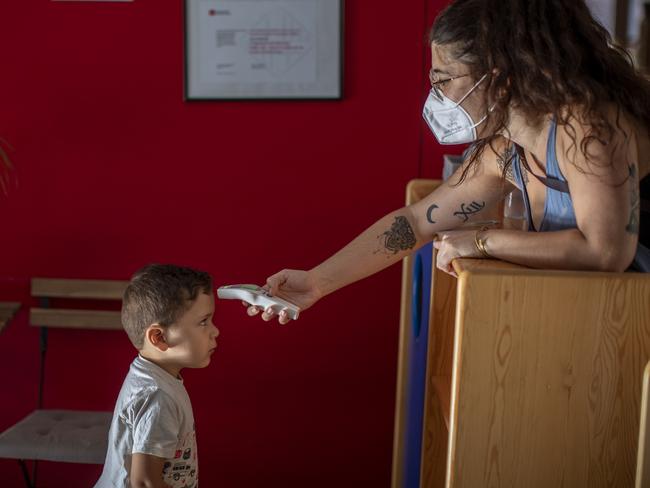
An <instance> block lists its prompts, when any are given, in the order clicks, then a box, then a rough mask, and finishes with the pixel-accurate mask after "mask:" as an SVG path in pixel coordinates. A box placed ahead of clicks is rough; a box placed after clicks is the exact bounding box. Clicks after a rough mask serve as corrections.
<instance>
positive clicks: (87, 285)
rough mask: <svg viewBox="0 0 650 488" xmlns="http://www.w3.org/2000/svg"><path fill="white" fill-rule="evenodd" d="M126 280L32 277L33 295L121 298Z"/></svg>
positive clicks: (101, 298) (98, 298) (126, 283)
mask: <svg viewBox="0 0 650 488" xmlns="http://www.w3.org/2000/svg"><path fill="white" fill-rule="evenodd" d="M128 284H129V282H128V281H118V280H69V279H52V278H33V279H32V286H31V293H32V296H33V297H47V298H83V299H97V300H121V299H122V295H123V294H124V290H125V289H126V287H127V285H128Z"/></svg>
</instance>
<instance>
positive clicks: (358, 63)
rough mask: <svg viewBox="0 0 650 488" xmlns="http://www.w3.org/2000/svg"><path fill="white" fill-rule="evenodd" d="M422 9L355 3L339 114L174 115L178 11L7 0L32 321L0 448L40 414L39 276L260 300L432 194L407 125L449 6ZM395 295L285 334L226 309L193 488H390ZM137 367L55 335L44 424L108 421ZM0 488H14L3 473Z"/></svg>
mask: <svg viewBox="0 0 650 488" xmlns="http://www.w3.org/2000/svg"><path fill="white" fill-rule="evenodd" d="M429 3H433V4H434V5H433V6H432V5H426V3H425V0H418V1H409V2H401V3H399V8H397V6H398V4H396V3H395V2H388V1H385V0H377V1H374V2H358V1H354V0H348V2H347V5H346V8H345V24H346V42H345V99H344V100H343V101H335V102H293V103H287V102H281V103H280V102H278V103H275V102H264V103H254V102H250V103H237V102H233V103H219V102H212V103H184V102H183V100H182V95H183V25H182V3H181V2H179V1H171V0H165V1H162V0H135V2H134V3H125V4H122V3H116V4H110V3H75V2H61V3H59V2H51V1H48V0H30V1H11V2H10V1H7V0H3V1H2V2H0V18H1V19H2V28H1V30H0V46H2V50H1V52H2V56H1V57H0V60H1V61H0V62H2V74H1V75H0V135H1V136H2V137H3V138H5V139H6V140H7V141H9V142H10V143H11V145H12V146H13V148H14V151H13V152H12V153H11V156H12V159H13V160H14V163H15V167H16V171H15V173H14V175H15V177H16V179H17V185H15V186H13V187H12V188H11V190H10V192H9V195H8V196H7V197H3V198H1V199H0V212H1V215H2V220H3V235H2V252H1V255H0V300H12V299H13V300H21V301H23V302H24V303H25V308H24V309H23V311H22V312H21V313H20V315H19V316H18V318H17V319H16V320H15V321H14V322H13V323H12V324H11V325H10V327H9V328H8V329H7V330H6V331H5V332H4V333H3V334H2V335H1V336H0V371H1V372H2V377H3V383H4V385H3V389H2V390H3V393H2V397H1V400H0V430H3V429H5V428H6V427H7V426H9V425H11V424H12V423H14V422H15V421H17V420H18V419H20V418H21V417H22V416H24V415H26V414H27V413H28V412H29V411H30V410H31V409H32V408H33V407H34V405H35V402H36V383H37V377H38V376H37V366H38V331H37V330H35V329H32V328H30V327H29V326H28V325H27V312H26V308H27V307H28V306H29V304H31V303H33V301H32V300H31V299H30V298H29V280H30V278H31V277H34V276H46V277H70V278H73V277H74V278H117V279H125V278H128V276H129V275H130V274H131V273H132V272H133V271H135V270H136V269H137V268H139V267H140V266H142V265H144V264H146V263H149V262H173V263H178V264H185V265H191V266H196V267H199V268H202V269H205V270H207V271H209V272H210V273H212V275H213V276H214V279H215V282H216V283H217V284H219V285H220V284H227V283H237V282H258V283H259V282H263V281H264V279H265V277H266V276H267V275H269V274H271V273H272V272H274V271H277V270H278V269H280V268H282V267H293V268H301V267H304V268H308V267H311V266H313V265H315V264H317V263H318V262H319V261H320V260H322V259H324V258H326V257H327V256H328V255H330V254H331V253H333V252H334V251H336V250H337V249H338V248H339V247H340V246H342V245H344V244H345V243H346V242H348V241H349V240H350V239H351V238H352V237H354V236H355V235H356V234H357V233H359V232H360V231H361V230H363V229H364V228H365V227H366V226H367V225H369V224H370V223H372V222H373V221H374V220H375V219H376V218H378V217H380V216H382V215H383V214H385V213H387V212H389V211H391V210H393V209H394V208H397V207H398V206H400V205H401V204H402V202H403V198H404V187H405V185H406V183H407V182H408V181H409V180H410V179H411V178H414V177H417V176H418V175H420V176H433V175H439V173H440V154H441V153H442V150H441V149H440V148H436V147H435V146H434V145H433V143H432V142H431V141H432V136H431V135H430V134H428V133H427V132H424V131H425V130H426V129H425V127H424V124H423V122H422V120H421V116H420V112H421V106H422V103H423V100H424V97H425V93H426V89H425V85H426V81H425V80H426V75H425V69H428V60H427V56H426V42H425V30H426V28H425V26H426V24H427V23H428V21H429V20H430V19H427V18H426V17H429V18H430V17H431V15H432V14H433V13H434V12H433V11H434V10H436V9H437V8H439V5H438V4H441V3H443V1H442V0H437V1H434V2H429ZM427 11H428V12H427ZM425 65H426V66H427V67H426V68H425ZM423 138H424V139H423ZM399 288H400V267H399V266H394V267H393V268H391V269H389V270H387V271H385V272H383V273H380V274H379V275H376V276H374V277H372V278H370V279H368V280H366V281H364V282H362V283H357V284H355V285H353V286H350V287H349V288H347V289H344V290H342V291H340V292H339V293H337V294H334V295H332V296H330V297H328V298H326V299H325V300H323V301H322V302H321V303H319V304H318V305H317V306H316V307H314V308H313V309H312V310H310V311H309V312H307V313H305V314H304V315H303V317H302V318H301V319H300V321H299V322H297V323H294V324H292V325H290V326H288V327H278V326H275V325H273V326H272V325H269V324H266V323H263V322H262V321H261V320H253V319H249V318H247V317H246V316H245V314H244V310H243V308H242V307H241V306H239V305H238V304H236V303H232V302H224V303H219V304H218V308H217V313H216V324H217V326H218V327H219V328H220V330H221V336H220V345H219V350H218V351H217V354H216V355H215V356H213V362H212V364H211V365H210V366H209V367H208V368H207V369H205V370H193V371H186V372H185V378H186V384H187V387H188V391H189V393H190V396H191V398H192V401H193V405H194V411H195V416H196V422H197V433H198V441H199V455H200V461H201V486H203V487H213V486H219V487H237V488H241V487H257V486H281V487H306V486H308V487H321V486H322V487H333V486H336V487H381V486H388V485H389V482H390V465H391V449H392V429H393V405H394V387H395V372H396V352H397V336H398V310H399V301H400V300H399ZM134 355H135V350H134V349H133V348H132V346H131V345H130V344H129V342H128V340H127V338H126V335H125V334H124V333H121V332H117V331H116V332H84V331H52V332H51V335H50V353H49V356H48V378H47V383H46V391H45V406H46V407H49V408H54V407H58V408H79V409H105V410H111V409H112V408H113V404H114V401H115V399H116V396H117V393H118V390H119V387H120V384H121V382H122V380H123V377H124V374H125V373H126V371H127V369H128V365H129V363H130V361H131V359H132V358H133V357H134ZM100 469H101V467H99V466H79V465H74V466H72V465H61V464H50V463H43V464H42V469H41V470H40V480H41V482H42V485H43V486H47V487H49V488H55V487H66V488H74V487H86V486H91V485H92V483H93V482H94V480H95V479H96V477H97V476H98V475H99V472H100ZM0 472H2V481H1V482H0V484H1V485H2V486H3V487H11V486H20V480H21V479H20V476H19V474H20V473H19V469H18V466H17V465H16V464H15V463H14V462H9V461H0Z"/></svg>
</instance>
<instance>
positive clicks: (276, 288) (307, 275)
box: [243, 269, 323, 324]
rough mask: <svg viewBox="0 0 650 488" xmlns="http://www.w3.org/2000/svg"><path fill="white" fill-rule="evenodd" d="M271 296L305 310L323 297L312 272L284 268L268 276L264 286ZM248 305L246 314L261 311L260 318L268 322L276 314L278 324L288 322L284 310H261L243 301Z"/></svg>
mask: <svg viewBox="0 0 650 488" xmlns="http://www.w3.org/2000/svg"><path fill="white" fill-rule="evenodd" d="M264 288H265V289H266V290H268V291H269V292H270V293H271V295H272V296H277V297H279V298H282V299H283V300H286V301H288V302H291V303H293V304H294V305H297V306H298V307H300V311H304V310H307V309H308V308H309V307H311V306H312V305H313V304H314V303H316V302H317V301H318V300H320V299H321V298H322V297H323V294H322V293H321V291H320V289H319V288H318V286H317V284H316V279H315V277H314V275H313V273H312V272H309V271H300V270H293V269H284V270H282V271H280V272H279V273H276V274H274V275H273V276H270V277H269V278H268V279H267V280H266V285H265V286H264ZM243 304H244V305H245V306H246V307H248V310H247V312H248V315H250V316H253V315H257V314H258V313H260V312H263V313H262V320H264V321H266V322H268V321H269V320H272V319H273V318H274V317H275V316H276V315H277V316H278V321H279V322H280V324H286V323H287V322H289V320H291V319H289V316H288V315H287V313H286V312H285V311H284V310H281V311H278V310H273V309H272V308H270V307H269V308H267V309H266V310H262V309H261V308H260V307H255V306H253V305H251V304H249V303H246V302H243Z"/></svg>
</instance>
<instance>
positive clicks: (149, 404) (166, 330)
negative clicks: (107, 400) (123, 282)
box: [95, 264, 219, 488]
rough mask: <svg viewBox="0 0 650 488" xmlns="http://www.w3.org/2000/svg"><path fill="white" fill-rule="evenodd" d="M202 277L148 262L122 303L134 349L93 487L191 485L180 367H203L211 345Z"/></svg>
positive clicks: (188, 411) (189, 425)
mask: <svg viewBox="0 0 650 488" xmlns="http://www.w3.org/2000/svg"><path fill="white" fill-rule="evenodd" d="M213 314H214V295H213V291H212V278H211V277H210V275H209V274H207V273H204V272H201V271H196V270H193V269H190V268H181V267H178V266H173V265H158V264H153V265H150V266H146V267H144V268H143V269H141V270H140V271H138V272H137V273H136V274H135V275H134V276H133V278H132V279H131V282H130V283H129V286H128V287H127V289H126V291H125V292H124V299H123V302H122V325H123V326H124V329H125V330H126V333H127V334H128V336H129V339H131V342H132V343H133V345H134V346H135V348H136V349H137V350H138V352H139V354H138V356H137V357H136V358H135V359H134V361H133V363H131V368H130V370H129V373H128V374H127V375H126V379H125V380H124V384H123V385H122V389H121V391H120V394H119V397H118V399H117V404H116V405H115V410H114V412H113V420H112V422H111V429H110V433H109V439H108V452H107V453H106V461H105V463H104V470H103V472H102V475H101V477H100V478H99V481H97V484H96V485H95V488H109V487H110V488H116V487H119V488H121V487H125V488H126V487H134V488H135V487H141V486H142V487H145V486H146V487H165V488H166V487H168V486H169V487H183V488H192V487H196V486H197V485H198V477H199V476H198V468H199V466H198V461H197V455H196V437H195V431H194V416H193V414H192V404H191V403H190V398H189V396H188V395H187V391H186V390H185V387H184V386H183V379H182V378H181V377H180V371H181V369H183V368H204V367H206V366H207V365H208V364H210V356H211V354H212V353H213V352H214V350H215V349H216V347H217V343H216V338H217V336H218V335H219V330H218V329H217V328H216V327H215V326H214V324H213V323H212V316H213Z"/></svg>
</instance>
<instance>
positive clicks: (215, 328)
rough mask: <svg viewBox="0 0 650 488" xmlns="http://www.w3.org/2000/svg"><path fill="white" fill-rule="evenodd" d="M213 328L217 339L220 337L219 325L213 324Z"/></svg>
mask: <svg viewBox="0 0 650 488" xmlns="http://www.w3.org/2000/svg"><path fill="white" fill-rule="evenodd" d="M212 328H213V329H214V331H213V332H212V334H213V335H214V338H215V339H216V338H217V337H219V329H217V327H216V326H215V325H213V326H212Z"/></svg>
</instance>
